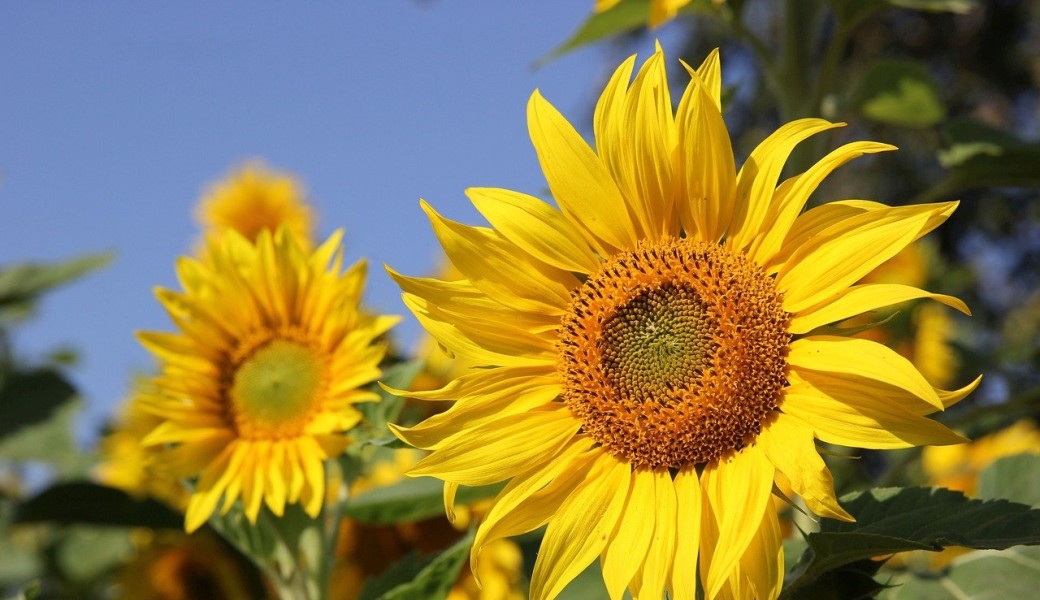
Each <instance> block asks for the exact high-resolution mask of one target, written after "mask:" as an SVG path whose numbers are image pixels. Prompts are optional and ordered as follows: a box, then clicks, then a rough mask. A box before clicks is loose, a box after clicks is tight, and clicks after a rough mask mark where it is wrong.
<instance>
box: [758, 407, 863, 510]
mask: <svg viewBox="0 0 1040 600" xmlns="http://www.w3.org/2000/svg"><path fill="white" fill-rule="evenodd" d="M756 443H758V445H759V446H761V448H762V451H763V452H764V453H765V455H766V457H768V458H769V462H771V463H773V466H774V467H776V469H777V470H778V471H780V472H781V473H783V474H784V475H786V476H787V478H788V480H790V482H791V488H792V489H793V490H794V491H795V492H796V493H797V494H798V495H799V496H801V497H802V498H803V499H804V500H805V503H806V505H808V506H809V510H811V511H813V512H814V513H816V514H818V515H820V516H821V517H830V518H832V519H841V520H842V521H852V520H854V519H853V518H852V515H850V514H849V513H847V512H845V509H844V508H842V507H841V505H840V504H838V499H837V497H836V496H835V495H834V478H833V477H831V472H830V470H829V469H827V465H826V464H825V463H824V462H823V459H822V458H821V457H820V455H819V453H818V452H817V451H816V445H815V444H814V443H813V430H812V427H809V426H808V425H806V424H805V423H804V422H803V421H801V420H800V419H798V418H796V417H792V416H791V415H788V414H780V415H778V417H777V418H776V420H775V421H773V422H772V423H770V424H769V425H767V426H766V427H764V428H763V429H762V433H760V434H759V435H758V439H757V440H756ZM769 510H772V508H770V509H769Z"/></svg>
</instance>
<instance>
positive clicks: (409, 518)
mask: <svg viewBox="0 0 1040 600" xmlns="http://www.w3.org/2000/svg"><path fill="white" fill-rule="evenodd" d="M443 486H444V483H443V482H441V481H440V480H439V479H434V478H433V477H416V478H409V479H404V480H402V481H400V482H399V483H396V484H393V485H388V486H384V487H378V488H375V489H372V490H369V491H366V492H363V493H361V494H358V495H357V496H354V497H352V498H349V499H348V500H347V501H346V506H345V507H344V514H345V515H346V516H347V517H348V518H351V519H354V520H356V521H360V522H362V523H368V524H373V525H386V524H390V523H409V522H413V521H421V520H423V519H429V518H432V517H438V516H443V515H444V500H443V498H444V496H443ZM501 488H502V486H500V485H494V486H485V487H476V488H470V487H460V488H459V492H458V495H456V497H455V502H456V504H459V505H466V504H471V503H473V502H476V501H477V500H481V499H484V498H490V497H492V496H494V495H495V494H497V493H498V491H499V490H500V489H501Z"/></svg>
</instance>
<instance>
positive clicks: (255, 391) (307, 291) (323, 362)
mask: <svg viewBox="0 0 1040 600" xmlns="http://www.w3.org/2000/svg"><path fill="white" fill-rule="evenodd" d="M341 236H342V234H341V233H340V232H337V233H335V234H333V235H332V236H331V237H330V238H329V239H328V240H327V241H326V242H325V243H323V244H322V245H321V246H319V247H318V248H317V249H316V250H314V252H313V253H311V252H308V251H306V250H305V249H304V247H303V246H302V245H301V244H300V243H299V242H298V241H297V239H296V238H295V236H294V235H293V233H292V231H291V230H289V229H288V228H285V227H283V228H280V229H279V230H278V231H277V232H276V233H274V234H272V233H271V232H269V231H263V232H261V233H260V235H259V237H258V238H257V240H256V243H255V244H253V243H251V242H250V241H248V240H247V239H245V238H244V237H242V236H241V235H239V234H238V233H237V232H230V233H228V234H227V235H222V236H219V238H218V237H212V238H210V240H209V245H208V247H207V249H206V255H207V256H208V258H207V259H206V260H205V261H199V260H195V259H192V258H183V259H181V261H180V262H179V263H178V268H177V271H178V275H179V278H180V282H181V285H182V286H184V291H183V292H175V291H172V290H168V289H162V288H160V289H159V290H157V296H158V297H159V300H160V302H161V303H162V304H163V305H164V307H165V308H166V310H167V312H168V313H169V314H170V317H171V318H172V319H173V321H174V323H175V324H176V325H177V326H178V328H179V329H180V332H178V333H161V332H144V333H141V334H139V336H138V337H139V338H140V340H141V342H142V343H143V344H144V345H145V346H146V347H147V348H148V349H149V350H151V351H152V352H153V353H154V354H155V355H156V356H157V357H158V358H159V359H160V361H161V369H162V371H161V374H160V375H159V376H158V377H157V378H156V388H157V389H156V391H155V393H153V394H151V395H149V396H147V397H145V398H144V399H143V400H142V403H143V404H142V406H144V407H145V408H146V410H148V411H149V412H151V413H152V414H154V415H156V416H158V417H160V418H161V422H160V423H159V424H158V426H157V427H156V428H155V429H154V430H153V431H152V432H151V433H150V434H148V436H147V437H146V438H145V439H144V443H145V444H146V445H149V446H162V447H164V448H166V451H165V456H164V457H163V462H164V464H165V465H167V467H168V468H169V469H170V470H171V471H172V472H175V473H177V474H178V476H181V477H187V476H194V475H198V476H199V477H198V481H197V482H196V484H195V489H194V492H193V493H192V495H191V499H190V501H189V503H188V507H187V515H186V521H185V527H186V528H187V530H188V531H193V530H195V529H196V528H198V527H199V526H200V525H202V524H203V523H204V522H205V521H206V519H208V518H209V516H210V515H211V514H212V513H213V511H214V510H215V509H216V507H217V503H218V501H219V500H220V498H221V497H223V498H224V505H223V510H224V511H225V512H226V511H227V510H229V509H230V507H231V506H232V505H233V504H234V502H235V500H236V499H237V498H242V502H243V505H244V509H245V514H246V516H247V517H248V518H249V520H250V521H252V522H255V521H256V518H257V516H258V514H259V512H260V508H261V503H263V504H266V505H267V507H268V508H269V509H270V510H271V511H272V512H274V513H275V514H276V515H281V514H282V513H283V511H284V509H285V505H286V504H292V503H296V502H300V503H302V504H303V506H304V508H305V510H306V512H307V513H308V514H310V515H312V516H315V515H317V514H318V512H319V511H320V510H321V507H322V504H323V500H324V497H325V474H324V469H323V464H322V461H323V460H325V459H327V458H331V457H334V456H337V455H339V454H340V453H341V452H343V450H344V449H345V448H346V446H347V445H348V443H349V441H348V438H347V437H346V436H345V435H344V433H345V432H347V431H348V430H350V429H351V428H352V427H353V426H354V425H355V424H357V423H358V421H360V419H361V415H360V413H359V412H358V411H357V409H355V408H354V407H353V406H352V405H353V404H355V403H358V402H366V401H373V400H376V399H377V398H378V396H377V395H376V394H375V393H374V392H372V391H370V390H366V389H362V387H361V386H364V385H366V384H368V383H370V382H371V381H373V380H374V379H376V378H377V377H378V376H379V375H380V370H379V366H378V365H379V362H380V361H381V360H382V358H383V355H384V353H385V344H384V343H383V342H382V341H381V340H380V336H381V335H382V334H383V333H385V332H386V331H387V330H388V329H389V328H390V327H391V326H392V325H393V324H394V323H395V322H396V321H397V318H396V317H385V316H368V315H366V314H365V313H363V312H361V311H359V309H358V305H359V301H360V296H361V292H362V290H363V288H364V282H365V264H364V263H363V262H359V263H357V264H355V265H354V266H353V267H351V268H349V269H348V270H347V271H346V272H344V273H341V268H342V262H343V256H342V247H341V245H340V239H341Z"/></svg>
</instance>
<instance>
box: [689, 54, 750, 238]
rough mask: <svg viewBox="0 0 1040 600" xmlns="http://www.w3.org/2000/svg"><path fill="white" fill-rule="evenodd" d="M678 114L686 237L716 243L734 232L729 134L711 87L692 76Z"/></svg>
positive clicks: (734, 186)
mask: <svg viewBox="0 0 1040 600" xmlns="http://www.w3.org/2000/svg"><path fill="white" fill-rule="evenodd" d="M690 77H691V80H690V83H689V85H688V86H687V87H686V91H685V93H684V94H683V97H682V99H681V100H680V102H679V108H678V111H677V114H676V124H677V128H678V136H679V141H678V147H677V150H676V153H675V161H676V169H677V175H676V181H677V183H678V188H679V190H678V192H677V194H676V202H677V207H676V208H677V211H678V217H679V220H680V222H681V223H682V226H683V229H684V230H685V231H686V234H687V236H690V237H697V238H699V239H702V240H705V241H708V242H711V243H715V242H717V241H719V240H720V239H722V236H723V235H725V233H726V230H727V228H728V227H729V224H730V220H731V218H732V212H733V195H734V193H735V192H734V191H735V189H736V166H735V164H734V161H733V149H732V147H731V145H730V139H729V131H727V129H726V124H725V122H723V120H722V114H721V113H720V112H719V108H718V106H717V104H716V103H715V102H714V100H713V99H712V97H711V92H710V90H709V89H708V84H705V83H703V82H702V81H701V80H700V76H699V75H698V74H697V72H696V71H690Z"/></svg>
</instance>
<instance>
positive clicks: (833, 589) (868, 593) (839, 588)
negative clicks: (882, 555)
mask: <svg viewBox="0 0 1040 600" xmlns="http://www.w3.org/2000/svg"><path fill="white" fill-rule="evenodd" d="M882 564H883V562H882V561H880V560H871V559H869V558H865V559H863V560H858V561H856V562H853V563H849V564H847V565H843V566H841V567H839V568H837V569H834V570H833V571H828V572H826V573H824V574H823V575H821V576H820V577H818V578H817V579H816V580H815V581H813V582H811V583H809V584H807V585H805V586H803V587H801V588H800V589H799V590H798V592H797V593H796V594H794V595H792V596H790V597H791V598H799V599H801V598H804V599H805V600H861V599H865V598H873V597H874V596H875V595H876V594H877V593H878V591H880V590H881V589H883V588H884V587H885V586H884V585H882V584H880V583H878V582H877V581H876V580H875V579H874V575H875V574H876V573H877V571H878V569H879V568H881V565H882Z"/></svg>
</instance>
